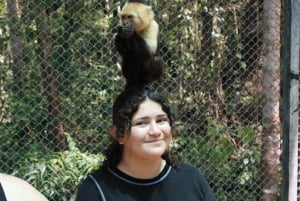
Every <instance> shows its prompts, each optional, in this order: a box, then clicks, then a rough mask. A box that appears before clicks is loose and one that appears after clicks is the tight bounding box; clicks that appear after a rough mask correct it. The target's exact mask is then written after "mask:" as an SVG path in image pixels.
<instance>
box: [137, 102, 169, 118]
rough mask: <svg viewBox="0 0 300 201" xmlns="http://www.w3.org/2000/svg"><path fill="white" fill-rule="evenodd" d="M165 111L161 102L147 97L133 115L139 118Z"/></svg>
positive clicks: (160, 113)
mask: <svg viewBox="0 0 300 201" xmlns="http://www.w3.org/2000/svg"><path fill="white" fill-rule="evenodd" d="M162 114H165V112H164V111H163V110H162V106H161V104H159V103H157V102H155V101H153V100H150V99H146V100H145V101H143V102H142V103H141V104H140V105H139V108H138V110H137V111H136V113H135V114H134V115H133V118H139V117H141V116H151V115H162Z"/></svg>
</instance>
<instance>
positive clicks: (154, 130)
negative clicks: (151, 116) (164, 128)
mask: <svg viewBox="0 0 300 201" xmlns="http://www.w3.org/2000/svg"><path fill="white" fill-rule="evenodd" d="M160 133H161V130H160V128H159V127H158V125H157V123H156V122H152V123H151V124H150V130H149V134H150V135H160Z"/></svg>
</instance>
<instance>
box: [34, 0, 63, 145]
mask: <svg viewBox="0 0 300 201" xmlns="http://www.w3.org/2000/svg"><path fill="white" fill-rule="evenodd" d="M34 7H35V9H36V10H35V11H36V18H35V19H36V20H35V22H36V26H37V30H38V34H39V35H38V37H39V38H38V42H39V43H38V44H39V50H40V51H39V52H40V53H39V55H38V61H39V65H40V69H41V77H42V88H43V93H44V96H45V97H46V99H47V101H48V117H47V122H48V127H47V130H45V132H44V134H45V135H46V137H47V139H48V140H49V143H52V144H53V145H54V149H56V150H65V149H67V144H66V138H65V136H64V134H63V130H64V126H63V125H62V123H61V122H60V121H59V116H60V113H61V104H60V100H59V90H58V82H57V74H56V69H55V68H54V66H53V64H52V62H51V60H52V58H51V54H52V39H51V33H50V27H49V26H50V23H49V16H48V14H47V13H46V9H45V8H43V6H42V3H41V2H40V1H39V0H36V1H35V5H34Z"/></svg>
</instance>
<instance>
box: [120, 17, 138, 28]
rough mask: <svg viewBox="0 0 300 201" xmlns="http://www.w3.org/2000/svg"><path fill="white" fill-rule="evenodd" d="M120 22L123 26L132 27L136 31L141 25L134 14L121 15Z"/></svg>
mask: <svg viewBox="0 0 300 201" xmlns="http://www.w3.org/2000/svg"><path fill="white" fill-rule="evenodd" d="M121 21H122V25H123V26H133V27H134V30H137V28H138V27H139V26H140V24H141V22H140V20H139V18H138V16H137V14H136V13H122V14H121Z"/></svg>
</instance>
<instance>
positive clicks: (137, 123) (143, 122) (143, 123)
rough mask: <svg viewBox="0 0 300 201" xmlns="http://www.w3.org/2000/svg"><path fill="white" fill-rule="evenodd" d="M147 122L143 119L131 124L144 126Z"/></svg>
mask: <svg viewBox="0 0 300 201" xmlns="http://www.w3.org/2000/svg"><path fill="white" fill-rule="evenodd" d="M146 124H147V122H145V121H138V122H136V123H134V124H133V126H145V125H146Z"/></svg>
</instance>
